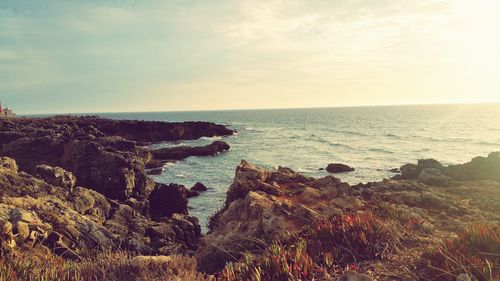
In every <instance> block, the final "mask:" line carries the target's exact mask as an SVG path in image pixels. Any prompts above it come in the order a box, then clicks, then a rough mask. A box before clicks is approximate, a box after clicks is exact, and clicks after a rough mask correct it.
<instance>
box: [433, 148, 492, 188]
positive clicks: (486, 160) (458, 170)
mask: <svg viewBox="0 0 500 281" xmlns="http://www.w3.org/2000/svg"><path fill="white" fill-rule="evenodd" d="M442 170H443V174H445V175H447V176H449V177H451V178H453V179H456V180H461V181H474V180H493V181H498V182H500V152H492V153H490V154H489V155H488V157H476V158H474V159H472V160H471V161H470V162H468V163H465V164H461V165H451V166H448V167H445V168H443V169H442Z"/></svg>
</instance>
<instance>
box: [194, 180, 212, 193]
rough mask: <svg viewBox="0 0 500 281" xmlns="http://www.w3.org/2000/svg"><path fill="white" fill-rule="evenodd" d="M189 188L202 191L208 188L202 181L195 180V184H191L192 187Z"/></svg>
mask: <svg viewBox="0 0 500 281" xmlns="http://www.w3.org/2000/svg"><path fill="white" fill-rule="evenodd" d="M191 190H194V191H199V192H203V191H207V190H208V188H207V187H206V186H205V185H204V184H203V183H201V182H197V183H195V185H193V187H191Z"/></svg>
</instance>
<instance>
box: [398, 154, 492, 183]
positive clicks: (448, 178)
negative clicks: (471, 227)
mask: <svg viewBox="0 0 500 281" xmlns="http://www.w3.org/2000/svg"><path fill="white" fill-rule="evenodd" d="M394 178H395V179H403V180H418V181H420V182H422V183H425V184H428V185H434V186H448V185H450V184H451V183H452V181H477V180H493V181H499V182H500V152H493V153H490V154H489V155H488V157H476V158H474V159H472V161H470V162H468V163H465V164H460V165H450V166H448V167H445V166H443V165H442V164H441V163H439V162H438V161H437V160H434V159H425V160H419V161H418V163H417V164H416V165H415V164H406V165H403V166H402V167H401V175H396V176H395V177H394Z"/></svg>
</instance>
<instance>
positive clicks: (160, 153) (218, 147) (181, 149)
mask: <svg viewBox="0 0 500 281" xmlns="http://www.w3.org/2000/svg"><path fill="white" fill-rule="evenodd" d="M230 148H231V147H230V146H229V144H227V143H226V142H223V141H214V142H212V143H211V144H209V145H206V146H196V147H190V146H176V147H169V148H161V149H157V150H153V151H151V154H152V158H153V159H156V160H182V159H184V158H187V157H190V156H212V155H217V154H218V153H220V152H224V151H228V150H229V149H230Z"/></svg>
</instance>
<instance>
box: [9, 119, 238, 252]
mask: <svg viewBox="0 0 500 281" xmlns="http://www.w3.org/2000/svg"><path fill="white" fill-rule="evenodd" d="M231 134H233V131H232V130H230V129H228V128H226V127H224V126H222V125H217V124H213V123H208V122H184V123H166V122H146V121H127V120H123V121H122V120H119V121H118V120H110V119H103V118H99V117H75V116H57V117H51V118H44V119H28V118H19V119H12V120H0V155H1V156H3V157H2V158H1V160H0V163H1V165H0V166H1V167H3V168H2V171H3V172H2V173H0V185H1V187H2V189H1V190H2V192H3V197H2V198H3V199H2V207H3V211H4V212H3V213H2V214H1V215H0V216H2V221H3V222H10V223H11V224H12V230H13V233H18V231H19V229H24V230H25V231H24V232H23V233H22V234H21V235H19V236H20V237H18V238H17V242H18V244H24V243H25V242H26V241H28V240H27V239H28V238H29V239H30V240H29V243H35V242H37V241H39V240H40V239H41V240H43V241H44V243H46V246H47V247H48V248H49V249H54V252H55V253H56V254H57V253H58V252H60V253H64V256H67V257H71V258H78V259H80V258H82V257H85V256H88V255H90V254H91V253H92V252H95V251H103V250H108V249H115V250H116V249H124V250H127V251H132V252H137V253H140V254H148V255H151V254H153V255H155V254H162V255H170V254H175V253H190V252H192V251H194V250H195V249H196V247H197V244H198V241H199V239H200V235H201V230H200V226H199V224H198V220H197V219H196V218H194V217H189V216H188V209H187V198H188V197H190V196H193V193H196V191H190V190H188V189H187V188H185V187H184V186H180V185H176V184H170V185H165V184H161V183H156V182H154V181H153V180H151V179H150V178H149V177H148V176H147V172H146V167H149V168H151V167H153V168H155V167H161V166H162V165H163V163H164V162H165V161H168V160H178V159H181V158H179V157H172V156H175V155H174V154H175V153H170V154H168V153H165V149H160V150H158V151H156V150H150V149H148V148H147V146H148V145H150V144H152V143H157V142H162V141H178V140H191V139H197V138H200V137H213V136H228V135H231ZM207 150H208V153H204V152H205V151H207ZM226 150H229V145H227V144H225V143H224V142H221V141H217V142H215V145H213V146H210V147H208V148H197V147H185V148H183V150H182V153H183V155H184V156H185V157H188V156H191V155H197V156H205V155H214V154H216V153H218V152H222V151H226ZM14 159H15V160H14ZM18 170H19V171H18ZM194 195H196V194H194ZM13 214H17V215H16V216H14V217H12V215H13ZM27 229H28V230H27ZM37 237H38V238H37ZM39 237H42V238H39ZM117 245H119V246H117ZM56 249H59V250H56ZM61 249H63V250H61Z"/></svg>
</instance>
